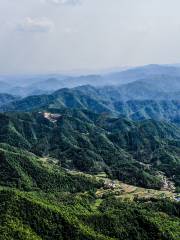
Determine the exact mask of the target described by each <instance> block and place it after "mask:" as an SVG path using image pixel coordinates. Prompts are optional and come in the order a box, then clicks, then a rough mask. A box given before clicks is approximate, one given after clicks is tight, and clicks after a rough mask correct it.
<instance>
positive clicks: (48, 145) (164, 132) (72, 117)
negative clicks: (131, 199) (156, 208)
mask: <svg viewBox="0 0 180 240" xmlns="http://www.w3.org/2000/svg"><path fill="white" fill-rule="evenodd" d="M52 112H53V110H52ZM56 114H57V112H56ZM0 121H1V122H0V123H1V126H2V127H1V130H0V142H2V143H7V144H10V145H12V146H15V147H18V148H22V149H26V150H28V151H31V152H33V153H35V154H37V155H39V156H51V157H53V158H56V159H59V164H60V165H62V166H63V167H65V168H70V169H78V170H81V171H86V172H90V173H91V172H92V173H93V172H96V173H97V172H101V171H106V172H107V173H108V174H110V176H111V175H112V176H114V177H116V178H119V179H120V180H123V181H125V182H128V183H131V184H134V185H140V186H143V187H149V188H161V187H162V179H161V178H160V177H159V176H158V171H162V172H164V174H165V175H166V176H167V177H169V178H171V179H172V180H173V181H174V182H175V184H176V186H177V187H179V174H178V171H179V167H180V162H179V154H180V152H179V144H180V129H179V127H178V126H176V125H173V124H168V123H161V122H157V121H152V120H146V121H142V122H139V123H138V122H137V123H135V122H132V121H129V120H127V119H123V118H111V117H109V116H107V115H104V114H95V113H93V112H89V111H87V110H70V109H67V110H66V109H64V110H62V111H59V112H58V115H57V116H56V120H55V122H52V121H51V120H49V119H47V118H46V117H45V116H44V113H8V114H1V116H0ZM146 165H148V166H149V167H147V166H146ZM170 169H171V171H170ZM172 176H173V178H172Z"/></svg>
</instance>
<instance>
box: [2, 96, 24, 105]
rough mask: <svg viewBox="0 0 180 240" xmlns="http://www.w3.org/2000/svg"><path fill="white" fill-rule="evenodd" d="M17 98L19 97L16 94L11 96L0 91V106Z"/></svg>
mask: <svg viewBox="0 0 180 240" xmlns="http://www.w3.org/2000/svg"><path fill="white" fill-rule="evenodd" d="M19 99H20V98H19V97H17V96H13V95H10V94H6V93H0V106H2V105H4V104H8V103H10V102H13V101H15V100H19Z"/></svg>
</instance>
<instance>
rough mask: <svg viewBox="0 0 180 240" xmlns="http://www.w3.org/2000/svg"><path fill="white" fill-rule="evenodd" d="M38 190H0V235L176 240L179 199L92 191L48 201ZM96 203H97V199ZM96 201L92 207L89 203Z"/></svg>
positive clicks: (46, 238) (10, 237)
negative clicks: (100, 196) (120, 196)
mask: <svg viewBox="0 0 180 240" xmlns="http://www.w3.org/2000/svg"><path fill="white" fill-rule="evenodd" d="M47 199H48V195H44V198H42V197H41V196H40V195H39V194H38V193H26V192H19V191H17V190H7V189H4V188H2V189H1V191H0V202H1V205H0V237H1V238H2V239H5V240H16V239H17V240H25V239H35V240H40V239H43V240H50V239H57V240H59V239H67V240H68V239H69V240H70V239H71V240H72V239H74V240H77V239H79V240H80V239H81V240H117V239H125V240H130V239H132V240H140V239H147V240H149V239H151V240H157V239H161V240H178V237H179V234H180V226H179V204H178V203H173V202H170V201H169V200H166V201H164V200H153V199H150V200H148V201H144V200H139V201H138V202H135V201H134V202H126V201H121V200H119V199H117V198H113V197H106V198H104V199H97V198H96V197H93V196H92V195H91V194H87V193H86V194H80V195H74V196H73V195H72V196H71V195H68V197H64V198H63V201H62V200H59V202H57V201H50V200H47ZM97 203H98V204H97ZM95 205H96V207H94V206H95Z"/></svg>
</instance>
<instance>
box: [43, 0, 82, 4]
mask: <svg viewBox="0 0 180 240" xmlns="http://www.w3.org/2000/svg"><path fill="white" fill-rule="evenodd" d="M45 1H46V2H48V3H52V4H55V5H77V4H79V3H80V0H45Z"/></svg>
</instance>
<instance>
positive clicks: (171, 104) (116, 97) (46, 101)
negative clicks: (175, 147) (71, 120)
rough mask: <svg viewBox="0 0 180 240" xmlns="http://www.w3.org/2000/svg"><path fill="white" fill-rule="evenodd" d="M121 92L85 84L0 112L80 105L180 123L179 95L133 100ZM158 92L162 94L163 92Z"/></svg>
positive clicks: (15, 103)
mask: <svg viewBox="0 0 180 240" xmlns="http://www.w3.org/2000/svg"><path fill="white" fill-rule="evenodd" d="M135 92H136V91H135ZM121 93H122V92H121V90H119V89H118V88H117V89H115V88H114V87H106V88H101V89H97V88H93V87H91V86H83V87H79V88H75V89H61V90H59V91H56V92H54V93H53V94H50V95H38V96H30V97H27V98H24V99H22V100H18V101H13V102H11V103H8V104H6V105H3V106H0V111H2V112H12V111H21V112H24V111H25V112H27V111H31V112H32V111H41V110H48V109H49V108H54V109H57V110H58V109H62V108H71V109H73V108H79V109H88V110H91V111H94V112H96V113H104V112H106V113H111V114H113V115H114V116H118V115H124V116H125V117H127V118H129V119H132V120H142V119H154V120H165V121H170V122H175V123H179V122H180V101H179V98H177V100H176V96H177V94H176V95H175V94H174V93H171V95H172V96H175V97H174V99H173V98H172V99H171V98H170V99H168V96H167V95H166V94H165V93H164V96H165V97H164V98H163V99H156V98H155V97H154V96H153V97H152V96H151V97H147V99H141V98H140V99H139V98H137V99H133V97H132V100H128V98H125V97H123V98H122V99H124V100H121ZM139 93H140V94H141V95H142V90H141V88H139ZM143 94H144V93H143ZM145 95H146V94H145ZM157 95H158V96H160V94H159V92H158V93H157ZM146 96H147V95H146ZM125 99H126V100H125Z"/></svg>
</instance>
